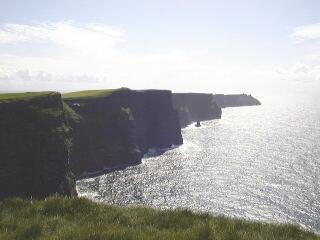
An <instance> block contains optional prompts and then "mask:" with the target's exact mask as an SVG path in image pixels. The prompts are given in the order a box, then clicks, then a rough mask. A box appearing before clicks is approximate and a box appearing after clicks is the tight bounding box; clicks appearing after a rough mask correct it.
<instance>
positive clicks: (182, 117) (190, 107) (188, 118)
mask: <svg viewBox="0 0 320 240" xmlns="http://www.w3.org/2000/svg"><path fill="white" fill-rule="evenodd" d="M172 100H173V106H174V108H175V109H176V110H177V111H178V114H179V121H180V125H181V127H186V126H187V125H189V124H190V123H192V122H194V121H198V120H199V121H205V120H211V119H218V118H221V108H220V107H219V106H217V104H216V103H215V102H214V101H213V95H212V94H205V93H173V94H172Z"/></svg>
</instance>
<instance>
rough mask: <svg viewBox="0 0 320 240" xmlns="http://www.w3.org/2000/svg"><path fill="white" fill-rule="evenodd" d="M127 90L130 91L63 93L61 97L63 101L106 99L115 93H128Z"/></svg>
mask: <svg viewBox="0 0 320 240" xmlns="http://www.w3.org/2000/svg"><path fill="white" fill-rule="evenodd" d="M128 90H130V89H129V88H116V89H101V90H86V91H79V92H70V93H65V94H63V95H62V97H63V99H77V98H97V97H108V96H110V95H112V94H113V93H115V92H119V91H128Z"/></svg>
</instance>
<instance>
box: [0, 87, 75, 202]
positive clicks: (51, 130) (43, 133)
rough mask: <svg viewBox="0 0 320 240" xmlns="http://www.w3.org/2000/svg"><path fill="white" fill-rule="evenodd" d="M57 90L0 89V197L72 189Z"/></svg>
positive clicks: (66, 134)
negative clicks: (1, 91)
mask: <svg viewBox="0 0 320 240" xmlns="http://www.w3.org/2000/svg"><path fill="white" fill-rule="evenodd" d="M68 118H69V114H68V112H67V110H66V109H65V108H64V105H63V102H62V100H61V95H60V93H55V92H42V93H20V94H1V95H0V156H1V158H0V198H5V197H16V196H19V197H33V198H43V197H46V196H48V195H52V194H54V193H58V194H62V195H67V196H72V195H76V190H75V180H74V177H73V175H72V174H71V172H70V168H69V155H70V149H71V138H70V134H71V128H70V126H69V124H68Z"/></svg>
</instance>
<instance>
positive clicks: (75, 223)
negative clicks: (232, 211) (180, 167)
mask: <svg viewBox="0 0 320 240" xmlns="http://www.w3.org/2000/svg"><path fill="white" fill-rule="evenodd" d="M0 239H3V240H5V239H44V240H48V239H50V240H54V239H56V240H58V239H59V240H60V239H62V240H63V239H66V240H73V239H74V240H82V239H83V240H84V239H94V240H97V239H165V240H169V239H183V240H188V239H230V240H231V239H246V240H250V239H304V240H307V239H318V240H319V239H320V237H319V236H317V235H315V234H313V233H310V232H306V231H303V230H301V229H300V228H299V227H297V226H294V225H275V224H266V223H257V222H249V221H244V220H236V219H230V218H225V217H213V216H211V215H208V214H195V213H192V212H191V211H188V210H154V209H148V208H143V207H116V206H111V205H104V204H98V203H94V202H92V201H90V200H87V199H84V198H60V197H51V198H48V199H47V200H43V201H30V200H21V199H9V200H4V201H2V202H0Z"/></svg>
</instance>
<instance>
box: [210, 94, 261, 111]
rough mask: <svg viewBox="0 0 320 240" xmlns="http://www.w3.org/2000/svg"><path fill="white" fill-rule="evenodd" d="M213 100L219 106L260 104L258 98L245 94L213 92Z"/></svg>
mask: <svg viewBox="0 0 320 240" xmlns="http://www.w3.org/2000/svg"><path fill="white" fill-rule="evenodd" d="M213 100H214V101H215V102H216V103H217V104H218V106H219V107H221V108H226V107H241V106H254V105H261V103H260V102H259V100H257V99H256V98H254V97H252V96H251V95H247V94H230V95H224V94H215V95H213Z"/></svg>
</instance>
